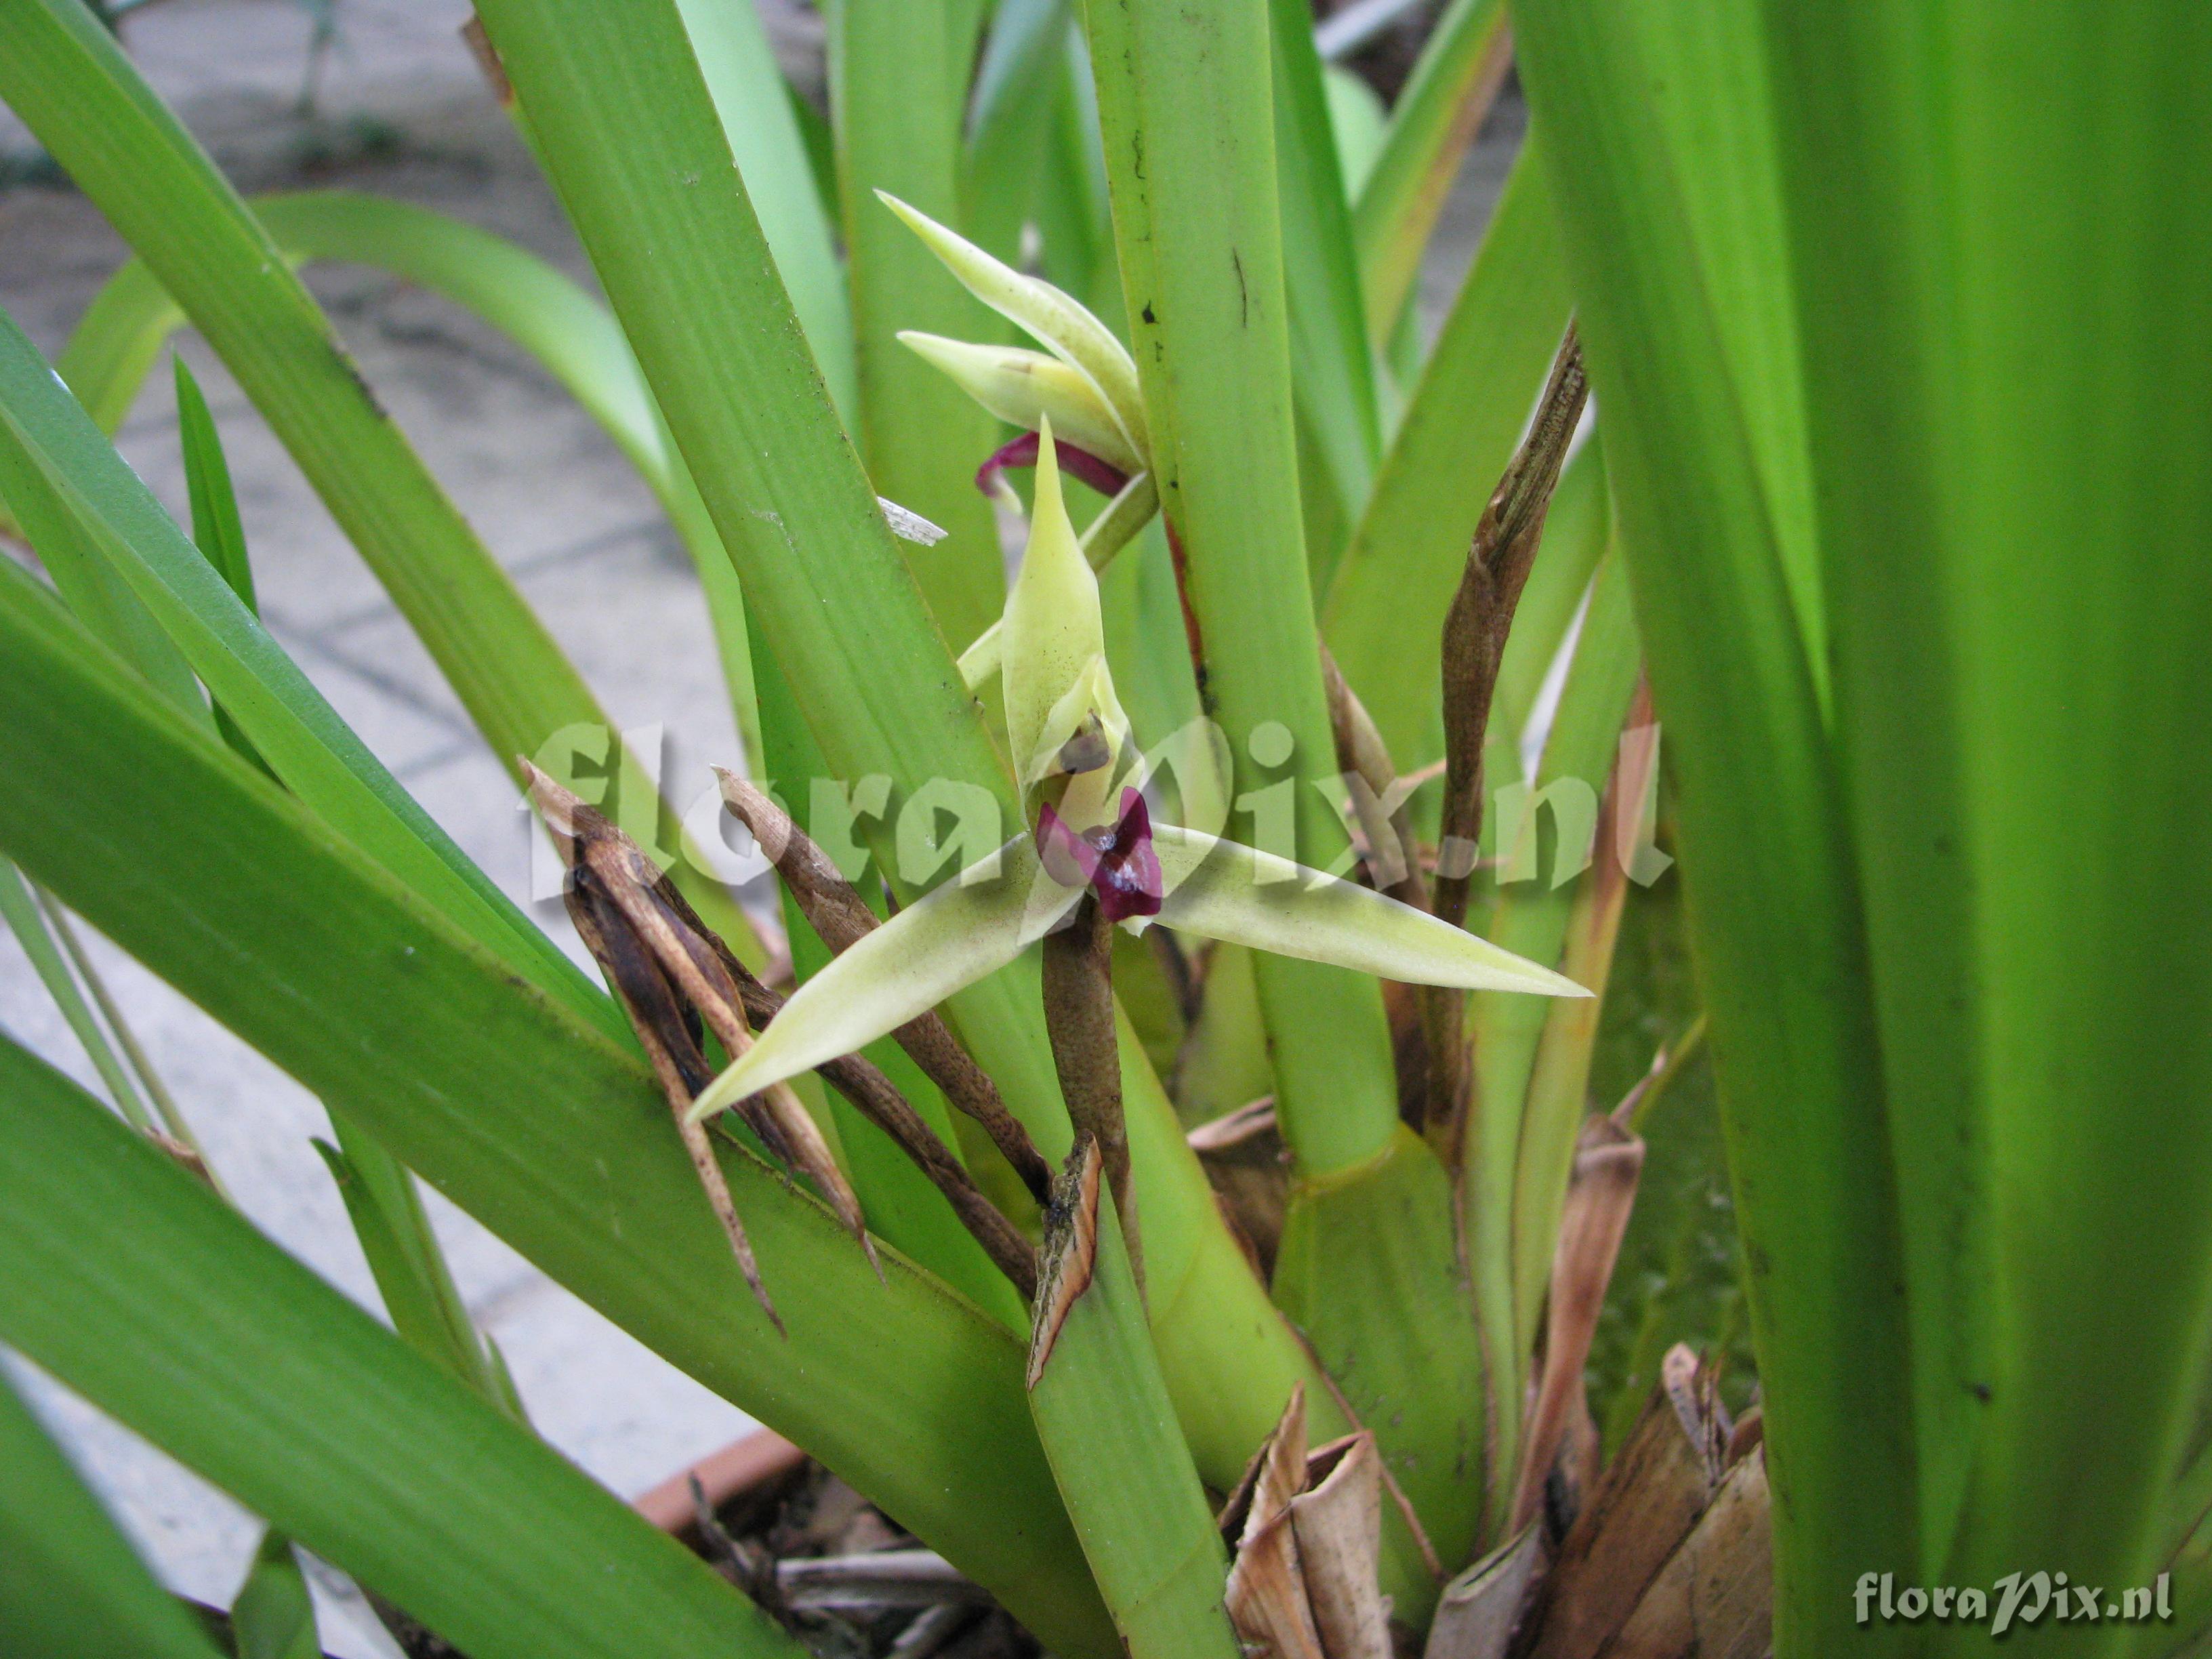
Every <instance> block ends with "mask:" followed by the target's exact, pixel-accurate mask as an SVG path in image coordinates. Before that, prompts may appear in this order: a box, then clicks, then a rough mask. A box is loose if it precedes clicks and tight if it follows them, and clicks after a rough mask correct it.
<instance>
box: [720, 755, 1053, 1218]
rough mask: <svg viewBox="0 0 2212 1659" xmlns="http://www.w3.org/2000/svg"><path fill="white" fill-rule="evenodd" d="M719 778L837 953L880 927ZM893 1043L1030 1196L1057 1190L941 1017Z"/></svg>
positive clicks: (723, 774) (830, 869)
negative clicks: (976, 1127) (979, 1132)
mask: <svg viewBox="0 0 2212 1659" xmlns="http://www.w3.org/2000/svg"><path fill="white" fill-rule="evenodd" d="M715 775H716V776H717V777H719V778H720V780H721V784H722V799H723V800H724V801H725V802H726V803H727V804H728V805H729V809H730V811H732V812H733V813H735V814H736V815H737V817H738V822H739V823H743V824H744V826H745V828H746V829H748V830H749V831H750V832H751V835H752V837H753V840H754V842H756V843H757V845H758V846H759V848H760V849H761V851H762V852H763V854H765V855H766V856H767V858H768V860H769V862H770V863H771V864H773V865H775V868H776V873H777V874H778V875H780V876H781V877H782V878H783V881H784V884H785V885H786V886H787V888H789V889H790V890H791V895H792V897H793V900H794V901H795V902H797V904H798V906H799V914H800V915H804V916H805V918H806V921H807V925H808V926H809V927H812V928H813V929H814V931H815V933H817V934H818V935H820V936H821V939H822V942H823V944H824V945H828V946H829V949H830V950H831V951H833V952H835V953H839V954H842V952H843V951H846V950H848V949H849V948H850V947H851V946H852V945H854V944H855V943H857V942H858V941H859V940H860V939H863V938H865V937H866V935H867V934H869V933H872V932H873V931H874V930H875V929H876V928H877V927H879V926H880V925H881V924H880V923H879V922H878V920H877V918H876V916H875V914H874V913H873V912H872V911H871V910H870V909H869V908H868V906H867V902H866V900H864V899H863V898H861V896H860V893H859V891H858V890H855V889H854V886H853V884H852V883H850V882H848V881H847V880H846V879H845V877H844V874H843V872H841V871H840V870H839V869H838V868H837V866H836V862H835V861H834V860H832V859H831V858H830V857H829V854H827V853H824V852H823V850H822V849H821V848H819V847H817V846H816V845H815V844H814V842H812V841H811V840H809V839H808V837H807V836H806V833H805V831H804V830H802V829H799V826H798V825H797V824H796V823H793V821H792V817H791V815H790V814H789V813H788V812H787V811H784V810H783V808H781V806H779V805H776V804H775V800H774V799H771V798H770V797H769V794H768V793H767V792H766V791H765V790H763V789H760V788H758V787H755V786H754V785H752V784H750V783H749V782H747V781H745V780H744V779H743V778H741V777H738V775H736V774H734V773H732V772H727V771H722V770H720V769H718V770H717V771H716V774H715ZM891 1036H892V1039H893V1040H894V1041H895V1042H897V1044H898V1045H899V1047H900V1048H903V1049H905V1050H906V1052H907V1054H908V1058H910V1059H911V1060H913V1061H914V1063H915V1065H916V1066H920V1067H921V1072H922V1075H923V1076H925V1077H927V1079H929V1080H930V1081H931V1082H932V1083H934V1084H935V1085H937V1086H938V1087H939V1089H941V1090H943V1091H945V1099H947V1100H948V1101H950V1102H951V1103H952V1105H953V1106H954V1107H955V1108H956V1109H958V1110H960V1111H962V1112H964V1113H966V1114H967V1115H969V1117H971V1118H973V1119H974V1120H975V1121H976V1122H977V1123H978V1124H980V1125H981V1127H982V1129H983V1132H984V1133H986V1134H987V1135H988V1136H990V1138H991V1144H992V1145H993V1146H996V1147H997V1148H998V1149H999V1151H1000V1153H1001V1154H1002V1155H1003V1156H1004V1157H1005V1158H1006V1162H1007V1163H1009V1164H1012V1166H1013V1169H1014V1173H1015V1174H1016V1175H1018V1176H1020V1177H1021V1179H1022V1184H1023V1185H1024V1186H1025V1187H1027V1188H1029V1191H1030V1196H1031V1197H1032V1198H1034V1199H1036V1201H1037V1202H1038V1203H1040V1204H1042V1203H1043V1202H1044V1201H1045V1200H1046V1199H1047V1198H1048V1196H1049V1195H1050V1194H1051V1191H1052V1165H1051V1164H1049V1163H1048V1162H1047V1161H1046V1159H1045V1157H1044V1155H1043V1154H1042V1152H1038V1151H1037V1149H1036V1143H1035V1142H1034V1141H1032V1140H1031V1139H1030V1133H1029V1131H1028V1130H1026V1129H1024V1127H1022V1126H1021V1124H1020V1123H1019V1122H1018V1121H1017V1120H1016V1119H1015V1117H1014V1115H1013V1114H1012V1112H1010V1111H1008V1110H1007V1109H1006V1102H1005V1101H1004V1100H1003V1099H1001V1098H1000V1095H999V1090H998V1085H996V1084H994V1083H993V1082H992V1081H991V1079H990V1078H989V1077H988V1076H987V1075H986V1074H985V1073H984V1071H983V1068H982V1067H981V1066H978V1065H977V1064H976V1063H975V1060H973V1059H971V1058H970V1057H969V1054H968V1051H967V1050H966V1049H964V1048H962V1047H961V1046H960V1044H959V1043H958V1042H957V1041H956V1040H955V1039H954V1037H953V1036H952V1033H951V1030H949V1029H947V1027H946V1026H945V1021H944V1020H943V1018H940V1017H939V1015H937V1014H935V1013H926V1014H923V1015H921V1017H920V1018H916V1019H913V1020H909V1021H908V1023H907V1024H904V1025H902V1026H901V1027H899V1028H898V1030H896V1031H894V1032H892V1033H891ZM832 1081H833V1082H834V1081H835V1079H832Z"/></svg>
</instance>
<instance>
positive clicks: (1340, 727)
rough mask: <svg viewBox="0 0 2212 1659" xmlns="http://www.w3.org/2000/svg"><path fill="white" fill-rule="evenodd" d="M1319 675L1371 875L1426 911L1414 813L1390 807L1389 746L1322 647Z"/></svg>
mask: <svg viewBox="0 0 2212 1659" xmlns="http://www.w3.org/2000/svg"><path fill="white" fill-rule="evenodd" d="M1321 673H1322V686H1323V688H1324V689H1325V690H1327V692H1328V728H1329V735H1330V737H1331V738H1332V740H1333V741H1334V744H1335V747H1336V765H1337V770H1338V771H1340V772H1341V773H1343V774H1344V775H1346V777H1348V778H1350V779H1352V816H1353V817H1354V818H1356V819H1357V820H1358V824H1359V833H1360V836H1361V838H1362V839H1363V840H1364V841H1365V842H1366V843H1367V866H1368V872H1369V873H1370V875H1371V876H1372V877H1373V878H1374V882H1375V885H1376V887H1378V888H1379V889H1381V890H1383V892H1386V893H1388V894H1389V896H1391V897H1392V898H1394V899H1396V900H1397V901H1398V902H1400V903H1401V904H1410V905H1413V906H1414V907H1415V908H1418V909H1423V910H1425V909H1427V908H1428V906H1429V889H1428V883H1427V882H1425V880H1423V879H1422V878H1421V844H1420V841H1419V837H1417V836H1415V835H1414V834H1413V814H1412V812H1411V811H1409V810H1408V809H1407V806H1406V805H1405V804H1404V803H1403V802H1402V801H1401V802H1399V803H1397V804H1396V805H1395V806H1393V805H1391V802H1390V797H1391V795H1392V793H1394V792H1395V791H1397V790H1398V789H1399V781H1398V769H1397V767H1396V765H1395V763H1393V762H1392V760H1391V758H1390V750H1389V745H1388V744H1385V743H1384V742H1383V733H1382V732H1381V730H1380V729H1379V728H1377V727H1376V724H1375V718H1374V716H1373V715H1371V714H1369V713H1368V712H1367V706H1366V704H1364V703H1363V702H1360V701H1359V694H1358V692H1356V691H1354V690H1352V686H1351V684H1350V683H1349V682H1347V681H1346V679H1345V678H1344V671H1343V670H1342V669H1340V668H1339V667H1338V666H1337V665H1336V657H1335V655H1334V653H1332V652H1331V651H1330V650H1329V648H1328V646H1327V645H1323V646H1322V647H1321Z"/></svg>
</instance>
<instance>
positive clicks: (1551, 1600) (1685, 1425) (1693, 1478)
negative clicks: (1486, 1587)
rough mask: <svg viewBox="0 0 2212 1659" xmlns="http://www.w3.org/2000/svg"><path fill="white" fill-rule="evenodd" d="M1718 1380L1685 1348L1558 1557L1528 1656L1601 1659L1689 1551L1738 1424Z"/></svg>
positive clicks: (1670, 1361)
mask: <svg viewBox="0 0 2212 1659" xmlns="http://www.w3.org/2000/svg"><path fill="white" fill-rule="evenodd" d="M1714 1383H1715V1379H1714V1378H1713V1376H1712V1375H1711V1372H1710V1371H1709V1370H1707V1369H1706V1368H1705V1366H1703V1365H1701V1364H1699V1360H1698V1358H1697V1356H1696V1355H1695V1354H1693V1353H1692V1352H1691V1351H1690V1350H1689V1349H1688V1348H1687V1347H1685V1346H1680V1345H1677V1346H1675V1347H1674V1348H1673V1349H1672V1350H1670V1351H1669V1352H1668V1355H1667V1357H1666V1359H1665V1360H1664V1362H1663V1363H1662V1366H1661V1381H1660V1384H1659V1386H1658V1388H1657V1389H1655V1390H1653V1393H1652V1396H1651V1399H1650V1402H1649V1403H1648V1404H1647V1405H1646V1406H1645V1407H1644V1414H1643V1416H1642V1417H1641V1418H1639V1419H1638V1421H1637V1425H1636V1427H1635V1429H1634V1430H1633V1431H1632V1432H1631V1434H1630V1435H1629V1437H1628V1440H1627V1442H1626V1444H1624V1445H1623V1446H1622V1448H1621V1449H1620V1454H1619V1455H1617V1456H1616V1457H1614V1459H1613V1462H1612V1463H1611V1464H1610V1465H1609V1466H1608V1467H1607V1468H1606V1470H1605V1472H1604V1474H1603V1475H1602V1476H1601V1478H1600V1480H1599V1481H1598V1484H1597V1486H1596V1488H1595V1491H1594V1492H1592V1493H1591V1496H1590V1498H1589V1502H1588V1503H1586V1504H1584V1505H1583V1510H1582V1513H1581V1515H1580V1516H1577V1519H1576V1521H1575V1524H1574V1526H1573V1527H1572V1528H1571V1529H1570V1530H1569V1532H1568V1534H1567V1535H1566V1537H1565V1540H1564V1541H1562V1542H1561V1543H1560V1545H1559V1548H1558V1549H1557V1550H1556V1551H1555V1552H1554V1555H1553V1566H1552V1568H1551V1571H1550V1572H1549V1573H1548V1575H1547V1577H1546V1578H1545V1580H1544V1583H1543V1585H1542V1589H1541V1595H1540V1597H1539V1604H1538V1607H1537V1610H1536V1611H1535V1613H1533V1614H1532V1615H1531V1617H1530V1618H1529V1620H1528V1625H1529V1627H1530V1628H1529V1639H1528V1640H1527V1641H1525V1642H1524V1643H1523V1644H1522V1645H1521V1646H1520V1647H1519V1648H1518V1649H1517V1650H1516V1651H1518V1652H1520V1653H1522V1654H1525V1655H1527V1656H1529V1659H1595V1656H1597V1655H1599V1654H1601V1653H1606V1652H1609V1651H1610V1650H1609V1649H1608V1648H1607V1643H1608V1642H1609V1641H1611V1640H1612V1638H1613V1636H1614V1634H1615V1633H1616V1632H1619V1631H1620V1629H1621V1627H1622V1626H1623V1625H1624V1624H1625V1623H1626V1621H1627V1620H1628V1619H1629V1618H1630V1616H1631V1615H1632V1613H1635V1611H1636V1609H1637V1606H1638V1602H1640V1601H1642V1600H1643V1599H1644V1595H1645V1592H1646V1590H1647V1589H1649V1588H1650V1586H1651V1585H1652V1584H1653V1583H1654V1582H1655V1581H1656V1579H1657V1578H1658V1577H1659V1576H1660V1574H1661V1572H1662V1571H1663V1570H1664V1569H1665V1567H1666V1565H1667V1564H1668V1561H1669V1560H1670V1559H1673V1557H1674V1554H1675V1553H1676V1552H1677V1551H1678V1550H1679V1549H1680V1547H1681V1546H1682V1544H1683V1542H1684V1541H1685V1540H1686V1539H1687V1538H1688V1537H1689V1536H1690V1534H1691V1533H1692V1530H1693V1529H1694V1528H1696V1527H1697V1525H1698V1523H1699V1517H1700V1516H1702V1515H1704V1514H1705V1511H1706V1509H1707V1508H1708V1506H1709V1505H1710V1504H1711V1502H1712V1500H1713V1495H1714V1493H1715V1492H1716V1491H1717V1489H1718V1488H1719V1486H1720V1485H1721V1482H1722V1480H1723V1475H1724V1474H1725V1472H1726V1470H1725V1464H1724V1462H1723V1459H1724V1457H1725V1452H1726V1448H1727V1446H1728V1444H1729V1437H1730V1433H1731V1429H1732V1425H1730V1424H1729V1420H1728V1413H1726V1411H1724V1410H1723V1408H1722V1407H1721V1404H1720V1401H1719V1398H1718V1395H1717V1390H1716V1389H1715V1386H1714Z"/></svg>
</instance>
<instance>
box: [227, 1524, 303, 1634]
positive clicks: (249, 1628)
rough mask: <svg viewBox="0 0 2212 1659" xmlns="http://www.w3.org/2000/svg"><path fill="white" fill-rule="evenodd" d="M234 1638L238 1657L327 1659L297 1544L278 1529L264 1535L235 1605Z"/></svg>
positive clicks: (233, 1619)
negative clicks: (297, 1554) (296, 1548)
mask: <svg viewBox="0 0 2212 1659" xmlns="http://www.w3.org/2000/svg"><path fill="white" fill-rule="evenodd" d="M230 1634H231V1644H232V1645H233V1646H234V1647H235V1648H237V1650H238V1659H322V1656H323V1644H322V1643H321V1642H320V1641H319V1640H317V1639H316V1632H315V1604H314V1601H313V1598H312V1597H311V1596H310V1595H308V1593H307V1574H306V1573H304V1572H302V1571H300V1559H299V1557H298V1556H296V1555H295V1554H293V1553H292V1541H291V1540H290V1539H289V1538H287V1537H285V1536H284V1534H283V1533H281V1532H278V1531H277V1530H276V1528H273V1527H272V1528H270V1529H269V1530H268V1531H266V1532H264V1533H263V1534H261V1543H260V1546H259V1547H258V1548H257V1549H256V1550H255V1551H254V1552H253V1561H252V1565H251V1566H249V1567H248V1568H247V1569H246V1582H245V1583H243V1584H241V1585H240V1586H239V1589H238V1595H237V1596H236V1597H235V1598H234V1600H233V1601H232V1602H231V1604H230Z"/></svg>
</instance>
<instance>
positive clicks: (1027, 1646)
mask: <svg viewBox="0 0 2212 1659" xmlns="http://www.w3.org/2000/svg"><path fill="white" fill-rule="evenodd" d="M696 1532H697V1534H698V1535H699V1536H700V1538H701V1540H702V1549H701V1553H702V1555H704V1556H705V1557H706V1559H707V1560H708V1563H709V1564H710V1565H713V1566H714V1567H715V1568H716V1570H717V1571H720V1572H721V1573H722V1574H723V1576H724V1577H727V1578H728V1579H730V1581H731V1582H732V1583H735V1584H736V1585H737V1586H738V1588H739V1589H743V1590H744V1591H745V1593H746V1594H747V1595H749V1596H750V1597H751V1598H752V1599H753V1600H754V1601H756V1602H757V1604H758V1605H759V1606H760V1607H761V1608H762V1609H763V1611H764V1612H766V1613H769V1616H770V1617H772V1618H774V1619H775V1620H776V1622H777V1623H779V1624H781V1626H783V1627H784V1628H785V1629H786V1630H787V1631H788V1632H791V1634H792V1635H793V1637H794V1638H797V1639H798V1640H799V1643H800V1644H802V1645H804V1646H805V1648H806V1649H807V1650H809V1651H810V1652H811V1653H814V1654H816V1655H817V1656H820V1659H1039V1653H1038V1648H1037V1644H1036V1640H1035V1639H1034V1638H1031V1637H1030V1635H1029V1633H1028V1632H1026V1631H1024V1630H1023V1629H1022V1628H1021V1626H1019V1625H1018V1624H1016V1623H1015V1622H1014V1620H1012V1618H1011V1617H1010V1616H1009V1615H1008V1614H1007V1613H1006V1612H1005V1610H1004V1609H1002V1608H1001V1607H999V1606H998V1604H997V1603H996V1602H995V1601H993V1600H992V1599H991V1597H990V1595H989V1594H988V1592H987V1591H986V1590H985V1589H983V1588H982V1587H981V1585H979V1584H977V1583H975V1582H974V1581H973V1580H972V1579H969V1578H968V1577H965V1576H964V1575H963V1574H962V1573H960V1572H959V1571H957V1570H956V1569H955V1568H953V1567H952V1566H951V1565H950V1564H949V1563H947V1562H946V1561H945V1559H944V1558H943V1557H942V1556H940V1555H939V1554H937V1553H935V1552H934V1551H933V1550H929V1549H926V1548H924V1547H921V1544H920V1543H919V1542H918V1541H916V1540H915V1538H914V1537H913V1536H912V1535H911V1534H908V1533H907V1532H905V1531H904V1530H902V1528H899V1527H897V1526H896V1525H895V1524H894V1523H892V1522H890V1521H889V1520H887V1519H886V1518H885V1517H884V1514H883V1512H882V1511H881V1510H878V1509H877V1508H876V1507H875V1506H874V1505H873V1504H870V1503H869V1502H868V1501H867V1500H866V1499H865V1498H862V1497H861V1496H860V1494H859V1493H858V1492H854V1490H853V1488H852V1487H850V1486H847V1485H846V1484H845V1483H844V1482H843V1481H842V1480H838V1479H837V1478H836V1476H834V1475H832V1474H829V1472H828V1471H827V1470H825V1469H823V1468H822V1467H821V1465H819V1464H818V1463H811V1462H810V1463H808V1464H806V1465H805V1467H804V1468H803V1469H802V1470H801V1471H800V1473H799V1478H798V1479H797V1480H794V1481H792V1482H787V1483H777V1484H776V1485H775V1486H771V1487H769V1488H768V1489H765V1490H754V1489H750V1488H748V1489H746V1490H745V1491H743V1492H738V1493H737V1494H735V1495H734V1496H733V1497H732V1498H730V1499H729V1500H728V1501H727V1502H726V1503H725V1504H722V1505H721V1506H720V1509H718V1510H714V1512H713V1513H712V1514H711V1515H709V1516H704V1517H702V1519H701V1521H700V1522H699V1524H698V1526H697V1528H696Z"/></svg>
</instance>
